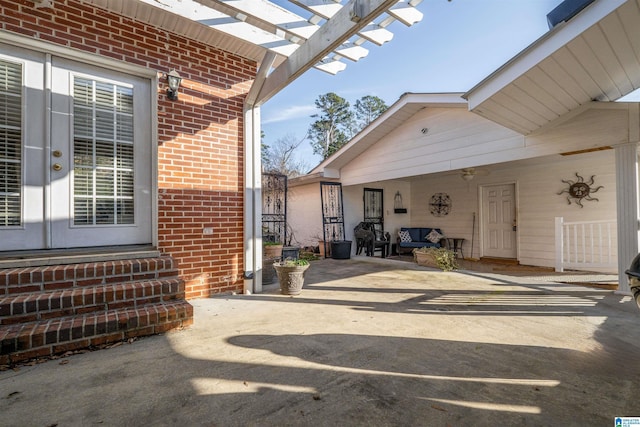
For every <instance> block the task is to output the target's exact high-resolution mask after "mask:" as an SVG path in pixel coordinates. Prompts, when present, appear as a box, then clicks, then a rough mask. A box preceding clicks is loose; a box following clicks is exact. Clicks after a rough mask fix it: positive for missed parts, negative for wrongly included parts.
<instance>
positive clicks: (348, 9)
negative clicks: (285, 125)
mask: <svg viewBox="0 0 640 427" xmlns="http://www.w3.org/2000/svg"><path fill="white" fill-rule="evenodd" d="M395 3H397V0H368V1H362V0H351V1H350V2H349V3H348V4H347V5H345V6H344V7H343V8H342V9H340V11H339V12H338V13H336V14H335V15H334V16H333V17H332V18H331V19H330V20H329V21H327V22H326V23H325V24H324V25H323V26H322V27H320V29H319V30H318V31H316V32H315V33H314V34H313V35H312V36H311V37H310V38H309V39H308V40H307V41H306V43H304V44H303V45H302V46H300V47H299V48H298V49H296V50H295V51H294V52H293V53H292V54H291V56H289V58H288V59H287V60H286V61H284V62H283V63H282V64H280V65H279V66H278V67H277V68H276V69H275V70H274V71H273V72H272V73H271V74H270V75H269V77H267V81H266V82H265V84H264V86H263V88H262V90H261V91H260V95H259V97H258V100H257V102H258V104H261V103H264V102H266V101H267V100H268V99H270V98H271V97H272V96H273V95H275V94H276V93H278V92H279V91H280V90H281V89H282V88H284V87H286V86H287V85H288V84H289V83H291V82H292V81H294V80H295V79H297V78H298V77H300V76H301V75H302V74H303V73H304V72H305V71H307V70H309V69H310V68H312V67H313V66H314V65H315V64H316V63H318V62H320V61H321V60H322V59H323V58H324V57H325V56H326V55H327V54H329V53H330V52H331V51H333V50H335V49H337V48H338V47H339V46H340V45H341V44H342V43H344V42H345V41H346V40H348V39H349V38H350V37H351V36H353V35H354V34H356V33H357V32H358V31H360V30H361V29H363V28H365V27H366V26H368V25H369V23H370V22H372V21H373V20H374V19H375V18H376V17H377V16H379V15H380V14H381V13H383V12H384V11H385V10H386V9H388V8H389V7H391V6H393V5H394V4H395ZM360 5H362V6H363V7H362V8H361V9H360V10H361V11H363V12H364V13H362V16H360V15H358V18H359V20H357V19H355V18H354V8H356V6H360ZM355 21H357V22H355Z"/></svg>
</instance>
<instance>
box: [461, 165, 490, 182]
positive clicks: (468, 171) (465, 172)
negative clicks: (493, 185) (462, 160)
mask: <svg viewBox="0 0 640 427" xmlns="http://www.w3.org/2000/svg"><path fill="white" fill-rule="evenodd" d="M476 175H489V171H486V170H484V169H476V168H464V169H462V170H461V173H460V177H462V179H464V180H465V181H471V180H472V179H473V178H474V177H475V176H476Z"/></svg>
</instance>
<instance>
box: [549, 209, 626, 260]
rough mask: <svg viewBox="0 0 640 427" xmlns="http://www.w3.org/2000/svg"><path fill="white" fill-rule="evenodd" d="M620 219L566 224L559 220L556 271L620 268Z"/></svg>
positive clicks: (557, 224) (557, 218)
mask: <svg viewBox="0 0 640 427" xmlns="http://www.w3.org/2000/svg"><path fill="white" fill-rule="evenodd" d="M616 230H617V229H616V220H604V221H579V222H564V219H563V218H562V217H556V271H560V272H561V271H564V269H565V268H576V269H585V270H588V269H590V268H614V269H617V267H618V264H617V259H618V257H617V255H616V252H617V231H616Z"/></svg>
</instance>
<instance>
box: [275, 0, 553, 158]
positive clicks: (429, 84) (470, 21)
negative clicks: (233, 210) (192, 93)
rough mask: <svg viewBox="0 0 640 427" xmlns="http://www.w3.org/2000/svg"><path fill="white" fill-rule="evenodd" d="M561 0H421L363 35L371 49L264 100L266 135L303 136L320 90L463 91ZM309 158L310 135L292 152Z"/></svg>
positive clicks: (358, 93) (350, 94)
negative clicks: (417, 16) (385, 35)
mask: <svg viewBox="0 0 640 427" xmlns="http://www.w3.org/2000/svg"><path fill="white" fill-rule="evenodd" d="M560 3H561V0H452V1H450V2H449V1H447V0H424V1H423V2H422V3H421V4H420V5H419V6H418V10H420V11H421V12H422V13H423V14H424V17H423V19H422V21H421V22H419V23H418V24H415V25H413V26H412V27H406V26H404V25H402V24H401V23H399V22H394V23H393V24H392V25H391V26H390V27H389V29H390V30H391V31H392V32H393V33H394V38H393V40H391V41H390V42H388V43H386V44H384V45H383V46H375V45H373V44H371V43H366V44H365V47H367V48H368V49H369V55H368V56H367V57H365V58H364V59H361V60H360V61H358V62H355V63H354V62H350V61H348V63H347V68H346V70H344V71H342V72H340V73H338V74H337V75H335V76H332V75H329V74H326V73H324V72H322V71H318V70H315V69H311V70H309V71H307V72H306V73H305V74H304V75H302V76H301V77H299V78H298V79H297V80H296V81H294V82H293V83H292V84H290V85H289V86H288V87H287V88H285V89H283V90H282V91H281V92H279V93H278V94H276V95H275V96H274V97H273V98H271V99H270V100H269V101H267V102H266V103H265V104H264V105H263V106H262V130H263V131H264V134H265V138H264V142H265V143H267V144H270V143H271V142H273V141H275V140H277V139H280V138H282V137H284V136H286V135H292V136H293V137H295V138H296V139H301V138H303V137H304V136H305V134H306V132H307V129H308V128H309V125H310V124H311V123H312V122H313V121H314V119H312V118H311V117H310V116H311V115H312V114H315V113H317V111H316V109H315V104H314V101H315V100H316V98H318V96H319V95H322V94H325V93H328V92H335V93H337V94H338V95H340V96H342V97H343V98H345V99H346V100H347V101H349V102H350V103H351V104H352V105H353V103H354V102H355V101H356V100H357V99H359V98H361V97H362V96H365V95H375V96H378V97H380V98H382V99H383V100H384V101H385V102H386V103H387V105H392V104H393V103H394V102H395V101H397V100H398V98H399V97H400V96H401V95H402V94H403V93H405V92H416V93H422V92H426V93H437V92H466V91H467V90H469V89H471V88H472V87H473V86H475V85H476V84H477V83H479V82H480V81H481V80H482V79H483V78H484V77H486V76H487V75H489V74H490V73H491V72H493V71H495V70H496V69H497V68H498V67H500V66H501V65H502V64H504V63H505V62H507V61H508V60H509V59H511V58H512V57H514V56H515V55H516V54H517V53H518V52H520V51H521V50H523V49H524V48H526V47H527V46H528V45H530V44H531V43H533V42H534V41H535V40H537V39H538V38H539V37H540V36H541V35H543V34H544V33H545V32H547V31H548V30H549V27H548V24H547V18H546V15H547V13H549V12H550V11H551V10H553V8H555V7H556V6H557V5H558V4H560ZM296 154H297V157H298V158H299V159H302V160H303V161H304V162H305V163H306V164H307V166H309V167H314V166H316V165H317V164H318V163H319V162H320V160H321V158H320V157H319V156H316V155H313V153H312V149H311V146H310V144H309V142H308V141H305V142H303V143H302V145H301V147H300V149H299V150H298V152H297V153H296Z"/></svg>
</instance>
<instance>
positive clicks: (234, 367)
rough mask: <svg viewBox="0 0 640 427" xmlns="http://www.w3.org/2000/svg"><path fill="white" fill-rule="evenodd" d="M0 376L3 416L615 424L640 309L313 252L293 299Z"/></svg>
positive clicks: (227, 305)
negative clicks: (299, 290)
mask: <svg viewBox="0 0 640 427" xmlns="http://www.w3.org/2000/svg"><path fill="white" fill-rule="evenodd" d="M191 302H192V304H193V305H194V307H195V324H194V326H192V327H191V328H189V329H186V330H183V331H177V332H172V333H168V334H166V335H161V336H154V337H148V338H144V339H141V340H138V341H135V342H133V343H131V344H123V345H120V346H116V347H114V348H110V349H106V350H100V351H95V352H90V353H85V354H79V355H73V356H70V357H66V358H62V359H57V360H50V361H47V362H46V363H42V364H36V365H34V366H22V367H20V368H19V369H17V370H8V371H4V372H0V414H1V416H0V425H2V426H51V425H57V426H75V425H96V424H100V425H117V426H127V425H130V426H137V425H145V426H146V425H154V426H156V425H159V426H162V425H169V426H173V425H176V426H177V425H179V426H284V425H292V426H296V425H312V426H336V425H340V426H351V425H372V426H385V425H398V426H418V425H419V426H498V425H507V426H515V425H522V426H524V425H526V426H551V425H580V426H607V425H614V421H613V420H614V417H616V416H640V310H638V309H637V307H636V306H635V303H633V302H632V301H631V299H630V297H626V296H622V295H617V294H615V293H614V292H612V291H610V290H603V289H597V288H590V287H584V286H577V285H568V284H557V283H553V282H548V281H545V280H537V279H536V278H535V277H533V276H527V275H521V274H520V275H508V274H494V273H491V274H489V273H486V274H485V273H482V272H465V271H462V272H451V273H443V272H440V271H435V270H430V269H427V268H421V267H417V266H415V265H413V264H409V263H401V262H398V261H392V260H379V259H376V260H363V259H358V258H356V259H351V260H331V259H326V260H321V261H314V262H313V263H312V265H311V268H310V269H309V270H308V274H307V277H306V282H305V288H304V289H303V291H302V294H301V295H299V296H296V297H289V296H283V295H280V294H279V291H278V289H277V286H268V287H266V289H265V292H263V293H261V294H256V295H233V296H232V295H226V296H219V297H214V298H209V299H200V300H194V301H191Z"/></svg>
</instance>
